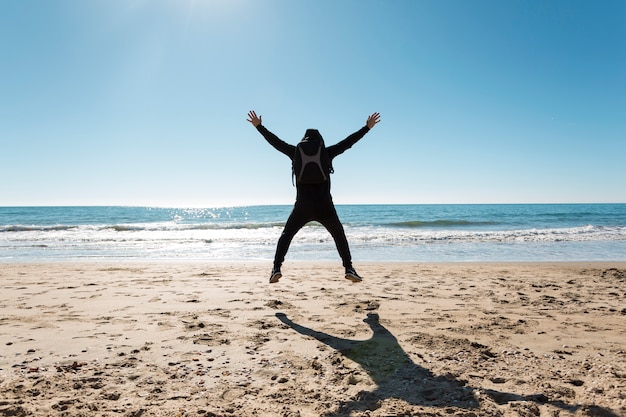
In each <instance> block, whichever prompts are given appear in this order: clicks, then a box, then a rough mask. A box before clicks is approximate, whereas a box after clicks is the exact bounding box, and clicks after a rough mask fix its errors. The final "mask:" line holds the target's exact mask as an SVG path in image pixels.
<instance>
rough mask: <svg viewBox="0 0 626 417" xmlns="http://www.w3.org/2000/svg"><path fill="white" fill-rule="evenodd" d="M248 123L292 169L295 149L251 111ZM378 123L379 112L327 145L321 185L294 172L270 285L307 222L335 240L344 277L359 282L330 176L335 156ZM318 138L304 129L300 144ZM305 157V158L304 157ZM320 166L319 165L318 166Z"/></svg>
mask: <svg viewBox="0 0 626 417" xmlns="http://www.w3.org/2000/svg"><path fill="white" fill-rule="evenodd" d="M248 121H249V122H250V123H252V125H253V126H254V127H256V129H257V130H258V131H259V133H261V134H262V135H263V137H264V138H265V140H267V141H268V142H269V144H270V145H272V146H273V147H274V148H276V149H277V150H278V151H280V152H282V153H284V154H285V155H287V156H288V157H289V159H291V161H292V166H293V163H294V160H296V159H297V158H296V146H294V145H290V144H288V143H286V142H284V141H282V140H281V139H279V138H278V136H276V135H275V134H273V133H272V132H270V131H269V130H267V129H266V128H265V126H263V120H262V117H261V116H258V117H257V114H256V112H255V111H254V110H251V111H250V112H248ZM378 122H380V113H373V114H372V115H371V116H369V117H368V118H367V121H366V123H365V126H363V127H362V128H361V129H359V130H358V131H356V132H354V133H353V134H351V135H350V136H348V137H347V138H345V139H344V140H342V141H341V142H339V143H337V144H335V145H332V146H329V147H327V148H325V149H326V152H327V158H328V168H325V169H327V170H328V172H327V173H326V174H327V175H324V177H325V179H324V181H323V182H320V183H314V184H311V183H305V182H304V181H302V180H301V179H300V178H299V176H298V173H296V172H294V175H295V176H296V202H295V205H294V207H293V210H292V211H291V214H290V215H289V218H288V219H287V223H286V224H285V228H284V229H283V232H282V234H281V236H280V238H279V239H278V245H277V247H276V254H275V256H274V267H273V269H272V274H271V276H270V283H271V284H273V283H276V282H278V280H279V279H280V278H281V277H282V273H281V272H280V267H281V266H282V264H283V261H284V260H285V255H286V254H287V250H289V245H290V244H291V240H292V239H293V237H294V236H295V235H296V233H297V232H298V231H299V230H300V229H301V228H302V227H303V226H304V225H306V224H307V223H308V222H310V221H317V222H319V223H321V224H322V225H323V226H324V227H325V228H326V230H328V231H329V232H330V234H331V236H332V237H333V239H334V240H335V245H336V246H337V251H338V252H339V256H340V257H341V260H342V262H343V266H344V268H345V269H346V274H345V277H346V279H348V280H350V281H352V282H360V281H362V278H361V277H360V276H359V275H358V274H357V272H356V270H355V269H354V267H353V266H352V256H351V255H350V248H349V246H348V240H347V239H346V234H345V232H344V230H343V226H342V225H341V222H340V221H339V217H338V216H337V211H336V210H335V205H334V204H333V199H332V196H331V195H330V175H329V174H330V173H332V160H333V158H335V157H336V156H337V155H340V154H342V153H343V152H345V151H346V150H347V149H349V148H351V147H352V145H354V144H355V143H357V142H358V141H359V140H360V139H361V138H362V137H363V136H365V134H366V133H367V132H369V131H370V129H372V128H373V127H374V126H375V125H376V124H377V123H378ZM313 139H318V140H319V141H321V142H322V143H323V139H322V137H321V135H320V133H319V132H318V131H317V130H315V129H307V131H306V133H305V136H304V138H303V139H302V141H301V142H307V141H309V140H313ZM303 156H304V155H303ZM320 166H321V164H320Z"/></svg>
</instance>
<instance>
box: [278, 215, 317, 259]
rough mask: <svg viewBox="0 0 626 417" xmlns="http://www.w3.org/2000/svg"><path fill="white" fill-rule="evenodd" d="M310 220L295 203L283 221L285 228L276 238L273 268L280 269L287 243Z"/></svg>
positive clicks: (287, 248)
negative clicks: (285, 221) (285, 220)
mask: <svg viewBox="0 0 626 417" xmlns="http://www.w3.org/2000/svg"><path fill="white" fill-rule="evenodd" d="M310 220H311V219H310V218H309V216H308V215H307V213H306V212H305V210H303V209H302V208H299V207H298V205H297V204H296V205H295V206H294V208H293V210H292V211H291V214H290V215H289V218H288V219H287V223H285V228H284V229H283V232H282V233H281V235H280V238H279V239H278V244H277V245H276V254H275V255H274V269H280V267H281V265H282V264H283V262H284V261H285V255H287V251H288V250H289V245H291V241H292V239H293V237H294V236H295V235H296V233H298V231H299V230H300V229H302V227H303V226H304V225H305V224H307V223H308V222H309V221H310Z"/></svg>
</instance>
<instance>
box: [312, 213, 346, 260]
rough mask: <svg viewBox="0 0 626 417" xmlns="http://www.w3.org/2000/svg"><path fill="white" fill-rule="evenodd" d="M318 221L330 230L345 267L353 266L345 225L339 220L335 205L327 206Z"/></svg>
mask: <svg viewBox="0 0 626 417" xmlns="http://www.w3.org/2000/svg"><path fill="white" fill-rule="evenodd" d="M317 221H319V222H320V223H321V224H322V225H323V226H324V227H325V228H326V230H328V232H329V233H330V235H331V236H332V237H333V239H334V240H335V246H336V247H337V252H339V256H340V257H341V261H342V263H343V266H344V268H352V255H351V254H350V247H349V246H348V239H347V238H346V233H345V231H344V230H343V225H342V224H341V221H340V220H339V216H338V215H337V210H335V207H334V206H333V205H330V206H329V207H326V208H325V210H324V212H323V214H322V215H321V216H320V217H319V218H318V219H317Z"/></svg>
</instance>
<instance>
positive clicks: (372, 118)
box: [365, 112, 380, 129]
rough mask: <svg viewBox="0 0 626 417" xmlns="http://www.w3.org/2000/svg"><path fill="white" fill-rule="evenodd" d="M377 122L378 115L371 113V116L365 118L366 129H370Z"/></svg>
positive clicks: (378, 120) (378, 119)
mask: <svg viewBox="0 0 626 417" xmlns="http://www.w3.org/2000/svg"><path fill="white" fill-rule="evenodd" d="M378 122H380V113H378V112H376V113H372V115H371V116H369V117H368V118H367V122H366V123H365V124H366V125H367V127H368V128H370V129H371V128H373V127H374V126H375V125H376V123H378Z"/></svg>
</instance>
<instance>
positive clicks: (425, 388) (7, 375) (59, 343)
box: [0, 262, 626, 417]
mask: <svg viewBox="0 0 626 417" xmlns="http://www.w3.org/2000/svg"><path fill="white" fill-rule="evenodd" d="M356 266H357V269H358V271H359V273H361V274H362V275H363V276H364V277H365V281H364V282H362V283H359V284H353V283H351V282H349V281H347V280H345V279H344V278H343V275H342V272H343V270H342V268H341V266H340V265H339V264H338V263H327V262H318V263H304V262H287V263H286V264H285V265H284V267H283V273H284V276H283V278H282V279H281V281H280V282H279V283H277V284H273V285H270V284H268V283H267V280H268V276H269V265H268V264H267V263H263V264H259V263H234V264H233V263H229V264H226V263H223V264H222V263H209V264H206V263H204V264H201V263H173V262H163V263H152V264H142V263H99V262H89V263H69V262H68V263H51V264H37V263H33V264H10V263H9V264H0V289H1V291H0V347H1V348H0V416H118V415H119V416H128V417H138V416H220V417H222V416H281V417H295V416H300V417H304V416H422V415H427V416H524V417H526V416H607V417H612V416H626V353H625V352H626V276H625V275H626V263H482V264H474V263H452V264H443V263H441V264H438V263H432V264H416V263H382V262H381V263H368V264H356Z"/></svg>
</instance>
